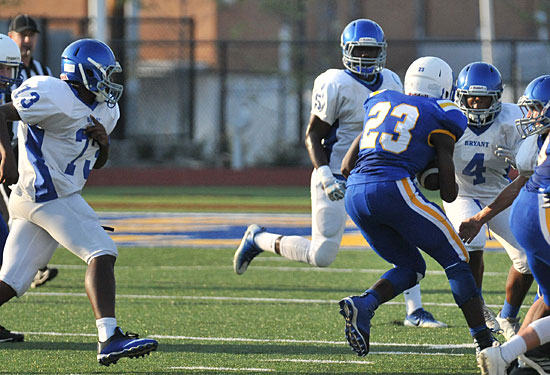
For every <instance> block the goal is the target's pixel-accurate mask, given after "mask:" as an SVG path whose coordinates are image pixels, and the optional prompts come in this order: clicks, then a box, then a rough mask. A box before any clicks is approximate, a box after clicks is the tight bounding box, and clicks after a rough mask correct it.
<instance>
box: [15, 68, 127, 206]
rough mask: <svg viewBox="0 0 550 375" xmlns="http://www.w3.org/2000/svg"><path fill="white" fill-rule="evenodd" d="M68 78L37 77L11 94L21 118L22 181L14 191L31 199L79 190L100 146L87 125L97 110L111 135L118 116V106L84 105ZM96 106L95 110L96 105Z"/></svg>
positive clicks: (53, 196)
mask: <svg viewBox="0 0 550 375" xmlns="http://www.w3.org/2000/svg"><path fill="white" fill-rule="evenodd" d="M73 90H74V89H73V88H72V87H71V86H69V84H68V83H67V82H65V81H62V80H60V79H58V78H53V77H49V76H34V77H31V78H29V79H28V80H26V81H25V82H24V83H23V84H22V85H21V86H20V87H19V88H18V89H17V90H15V91H14V92H13V93H12V102H13V105H14V106H15V108H16V109H17V112H18V113H19V116H20V117H21V120H22V121H20V122H19V127H18V139H19V140H18V146H19V166H18V168H19V180H18V181H17V184H16V185H14V186H13V187H12V188H13V191H14V192H15V193H16V194H17V195H20V196H22V197H24V198H25V199H27V200H31V201H35V202H46V201H49V200H52V199H56V198H58V197H63V196H67V195H69V194H72V193H75V192H80V191H81V190H82V188H83V187H84V184H85V183H86V180H87V178H88V175H89V173H90V171H91V169H92V168H93V166H94V164H95V162H96V160H97V156H98V155H99V146H98V145H97V144H96V142H94V141H91V140H90V139H89V138H88V137H87V136H86V135H85V134H84V129H85V128H86V127H87V126H89V125H91V124H93V123H92V122H91V119H90V115H93V116H94V117H95V118H96V119H97V120H98V121H99V122H100V123H101V124H102V125H103V126H104V127H105V130H106V131H107V134H110V133H111V132H112V131H113V129H114V128H115V125H116V123H117V121H118V118H119V116H120V112H119V108H118V105H116V106H115V107H113V108H109V107H108V106H107V104H106V103H97V102H94V105H92V106H88V105H86V104H84V102H82V101H81V100H80V99H79V98H78V97H77V95H76V92H75V91H73ZM92 108H93V109H92Z"/></svg>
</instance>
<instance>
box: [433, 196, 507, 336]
mask: <svg viewBox="0 0 550 375" xmlns="http://www.w3.org/2000/svg"><path fill="white" fill-rule="evenodd" d="M443 207H444V208H445V214H446V215H447V217H448V218H449V220H450V221H451V223H452V224H453V227H454V228H455V230H458V228H459V227H460V223H462V221H463V220H464V219H467V218H469V217H471V216H473V215H475V214H477V213H478V212H479V211H480V210H481V209H482V208H483V202H482V201H480V200H478V199H473V198H467V197H458V198H457V199H456V200H455V201H454V202H452V203H447V202H443ZM486 228H487V227H486V226H483V229H482V230H481V231H479V233H478V234H477V236H476V237H475V238H474V239H473V240H472V241H471V242H470V243H469V244H465V247H466V249H467V250H468V253H469V258H470V260H469V262H468V264H469V266H470V269H471V270H472V275H473V277H474V280H475V282H476V286H477V288H478V292H479V295H480V297H481V299H482V300H483V293H482V285H483V273H484V271H485V264H484V260H483V249H484V248H485V244H486V242H487V233H486ZM483 315H484V316H485V323H486V324H487V326H488V327H489V328H490V329H491V330H493V332H498V331H500V325H499V324H498V321H497V319H496V314H495V313H494V312H493V311H492V310H491V309H490V308H489V307H488V306H487V305H486V304H485V303H483Z"/></svg>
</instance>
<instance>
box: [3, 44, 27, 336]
mask: <svg viewBox="0 0 550 375" xmlns="http://www.w3.org/2000/svg"><path fill="white" fill-rule="evenodd" d="M20 67H21V52H19V47H17V44H15V42H14V41H13V40H11V39H10V38H9V37H8V36H7V35H4V34H0V104H4V103H5V98H6V95H9V94H10V91H11V87H12V86H14V85H18V84H20V83H21V80H20V78H19V69H20ZM0 200H1V197H0ZM7 237H8V227H7V225H6V223H5V222H4V219H3V218H2V217H0V266H2V257H3V256H2V255H3V252H4V244H5V242H6V238H7ZM23 338H24V337H23V335H21V334H18V333H13V332H10V331H9V330H7V329H5V328H4V327H2V326H0V343H1V342H13V341H23Z"/></svg>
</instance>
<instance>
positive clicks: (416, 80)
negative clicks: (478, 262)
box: [405, 56, 454, 100]
mask: <svg viewBox="0 0 550 375" xmlns="http://www.w3.org/2000/svg"><path fill="white" fill-rule="evenodd" d="M453 82H454V77H453V70H452V69H451V67H450V66H449V64H447V63H446V62H445V61H443V60H441V59H440V58H439V57H433V56H425V57H421V58H419V59H416V60H415V61H413V63H412V64H411V65H410V66H409V68H408V69H407V73H406V74H405V94H407V95H418V96H427V97H430V98H439V99H450V100H452V98H453V94H454V83H453Z"/></svg>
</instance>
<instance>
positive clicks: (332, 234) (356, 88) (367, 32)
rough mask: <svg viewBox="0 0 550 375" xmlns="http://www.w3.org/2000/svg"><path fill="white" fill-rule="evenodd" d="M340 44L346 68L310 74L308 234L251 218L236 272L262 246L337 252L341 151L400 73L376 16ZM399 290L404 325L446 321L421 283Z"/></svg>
mask: <svg viewBox="0 0 550 375" xmlns="http://www.w3.org/2000/svg"><path fill="white" fill-rule="evenodd" d="M340 46H341V47H342V54H343V57H342V62H343V64H344V67H345V69H329V70H327V71H326V72H324V73H322V74H321V75H319V76H318V77H317V78H316V79H315V82H314V85H313V93H312V107H311V117H310V120H309V124H308V127H307V130H306V140H305V144H306V148H307V150H308V153H309V157H310V159H311V163H312V164H313V167H314V168H315V169H314V170H313V172H312V174H311V212H312V218H311V219H312V220H311V221H312V227H311V232H312V237H311V240H309V239H307V238H304V237H301V236H283V235H281V234H277V233H270V232H267V231H266V229H265V228H263V227H260V226H258V225H256V224H252V225H250V226H249V227H248V229H247V230H246V233H245V234H244V237H243V239H242V241H241V244H240V246H239V248H238V249H237V251H236V252H235V256H234V259H233V267H234V269H235V272H236V273H237V274H239V275H240V274H243V273H244V272H245V271H246V269H247V267H248V265H249V264H250V262H251V261H252V259H253V258H254V257H255V256H257V255H258V254H260V253H261V252H262V251H270V252H273V253H276V254H279V255H281V256H284V257H285V258H288V259H292V260H296V261H300V262H304V263H309V264H311V265H313V266H316V267H328V266H329V265H330V264H332V262H333V261H334V259H335V258H336V254H337V253H338V249H339V247H340V243H341V241H342V236H343V235H344V229H345V225H346V220H347V214H346V209H345V207H344V200H343V198H344V193H345V178H344V177H343V176H342V174H341V171H340V168H341V164H342V159H343V157H344V155H345V153H346V151H347V150H348V148H349V146H350V145H351V143H352V142H353V140H354V139H355V137H357V135H358V134H359V133H360V132H361V130H362V127H363V120H364V117H365V110H364V107H363V103H364V102H365V100H366V99H367V97H368V96H369V94H370V93H372V92H374V91H378V90H384V89H387V90H395V91H399V92H403V84H402V83H401V79H400V78H399V76H398V75H397V74H395V73H394V72H392V71H391V70H389V69H386V68H384V66H385V63H386V47H387V43H386V39H385V36H384V32H383V30H382V28H381V27H380V26H379V25H378V24H377V23H376V22H374V21H371V20H368V19H358V20H355V21H352V22H350V23H349V24H348V25H347V26H346V27H345V28H344V31H343V32H342V35H341V43H340ZM404 295H405V302H406V309H407V316H406V318H405V322H404V324H405V325H407V326H412V327H446V326H447V325H446V324H445V323H442V322H439V321H437V320H436V319H434V317H433V316H432V314H430V313H429V312H428V311H426V310H424V309H423V308H422V300H421V295H420V285H418V284H417V285H416V286H414V287H413V288H411V289H409V290H407V291H405V292H404Z"/></svg>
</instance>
